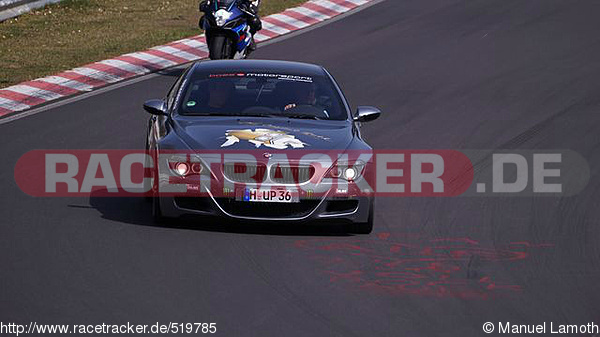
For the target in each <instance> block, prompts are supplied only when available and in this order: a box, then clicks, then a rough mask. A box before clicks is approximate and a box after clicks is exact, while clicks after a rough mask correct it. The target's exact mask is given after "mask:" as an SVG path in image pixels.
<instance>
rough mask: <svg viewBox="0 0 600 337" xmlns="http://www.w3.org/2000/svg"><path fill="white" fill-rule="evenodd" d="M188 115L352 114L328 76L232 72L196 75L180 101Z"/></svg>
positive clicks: (302, 116)
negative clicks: (345, 106)
mask: <svg viewBox="0 0 600 337" xmlns="http://www.w3.org/2000/svg"><path fill="white" fill-rule="evenodd" d="M176 106H177V112H178V113H179V114H180V115H184V116H203V115H213V116H259V117H284V118H297V119H323V120H346V119H348V114H347V112H346V109H345V108H344V105H343V104H342V100H341V98H340V95H339V94H338V92H337V90H336V88H335V87H334V85H333V83H332V81H331V80H330V79H329V78H328V77H326V76H318V77H313V76H304V75H295V74H281V73H263V72H261V73H254V72H243V71H240V72H231V73H214V74H194V75H192V76H191V78H190V79H189V80H188V81H187V82H186V83H185V84H184V85H183V87H182V89H181V90H180V95H179V97H178V100H177V102H176Z"/></svg>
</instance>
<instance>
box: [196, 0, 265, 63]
mask: <svg viewBox="0 0 600 337" xmlns="http://www.w3.org/2000/svg"><path fill="white" fill-rule="evenodd" d="M247 2H248V1H244V0H210V1H205V2H203V3H201V4H200V11H202V12H204V13H205V15H204V16H203V18H202V19H201V20H200V27H201V28H202V29H204V32H205V35H206V43H207V44H208V50H209V57H210V59H212V60H220V59H243V58H246V57H247V56H248V55H249V54H250V52H252V50H253V49H254V45H255V44H254V40H253V38H254V37H253V36H252V33H251V29H250V25H249V24H248V20H249V19H252V18H254V17H256V15H255V14H253V13H252V12H251V11H249V10H248V8H247V6H246V3H247Z"/></svg>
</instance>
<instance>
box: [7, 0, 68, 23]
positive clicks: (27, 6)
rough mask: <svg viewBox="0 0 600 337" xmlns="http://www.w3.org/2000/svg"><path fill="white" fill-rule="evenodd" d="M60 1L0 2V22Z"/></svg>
mask: <svg viewBox="0 0 600 337" xmlns="http://www.w3.org/2000/svg"><path fill="white" fill-rule="evenodd" d="M60 1H61V0H0V22H2V21H4V20H7V19H11V18H14V17H17V16H19V15H21V14H24V13H27V12H29V11H31V10H32V9H36V8H40V7H44V6H46V5H48V4H53V3H57V2H60Z"/></svg>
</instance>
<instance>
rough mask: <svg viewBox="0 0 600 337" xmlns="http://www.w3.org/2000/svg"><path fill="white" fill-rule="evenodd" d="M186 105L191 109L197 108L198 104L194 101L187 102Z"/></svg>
mask: <svg viewBox="0 0 600 337" xmlns="http://www.w3.org/2000/svg"><path fill="white" fill-rule="evenodd" d="M186 105H187V106H189V107H193V106H195V105H196V102H194V101H189V102H187V103H186Z"/></svg>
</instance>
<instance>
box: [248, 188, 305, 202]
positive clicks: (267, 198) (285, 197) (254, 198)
mask: <svg viewBox="0 0 600 337" xmlns="http://www.w3.org/2000/svg"><path fill="white" fill-rule="evenodd" d="M243 192H244V193H243V195H242V198H241V199H242V201H249V202H284V203H285V202H287V203H292V202H300V198H299V196H298V192H296V191H288V190H285V189H260V188H248V189H245V190H244V191H243Z"/></svg>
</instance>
